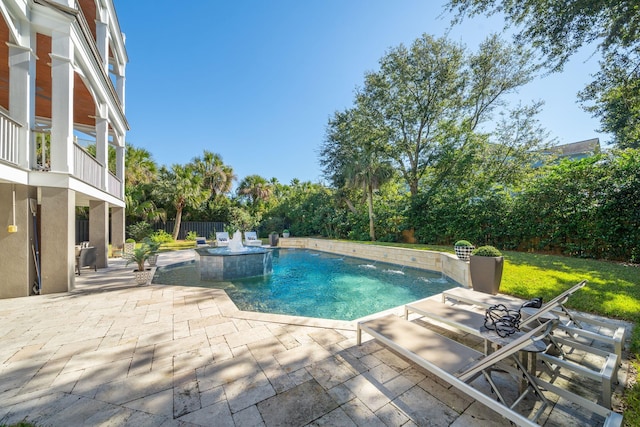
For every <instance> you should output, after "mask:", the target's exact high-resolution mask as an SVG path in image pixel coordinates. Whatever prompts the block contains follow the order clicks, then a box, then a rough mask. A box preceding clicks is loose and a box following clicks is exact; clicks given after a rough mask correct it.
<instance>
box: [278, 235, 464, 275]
mask: <svg viewBox="0 0 640 427" xmlns="http://www.w3.org/2000/svg"><path fill="white" fill-rule="evenodd" d="M278 245H279V246H280V247H281V248H307V249H313V250H318V251H322V252H330V253H334V254H340V255H345V256H352V257H356V258H364V259H368V260H372V261H380V262H388V263H391V264H398V265H404V266H407V267H413V268H420V269H423V270H432V271H440V272H442V273H444V275H445V276H447V277H449V278H450V279H452V280H454V281H456V282H458V283H459V284H461V285H462V286H466V287H470V286H471V277H470V275H469V263H468V262H466V261H462V260H460V259H458V257H456V256H455V255H454V254H449V253H445V252H434V251H424V250H419V249H407V248H395V247H392V246H378V245H366V244H362V243H352V242H342V241H337V240H325V239H311V238H302V237H289V238H286V239H285V238H281V239H280V240H279V242H278Z"/></svg>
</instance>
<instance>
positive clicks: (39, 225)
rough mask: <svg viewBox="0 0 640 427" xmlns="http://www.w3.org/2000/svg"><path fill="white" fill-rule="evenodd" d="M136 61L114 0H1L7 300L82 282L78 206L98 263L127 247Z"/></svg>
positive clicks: (1, 269) (2, 237)
mask: <svg viewBox="0 0 640 427" xmlns="http://www.w3.org/2000/svg"><path fill="white" fill-rule="evenodd" d="M127 62H128V58H127V53H126V50H125V46H124V36H123V34H122V33H121V31H120V27H119V24H118V18H117V16H116V11H115V8H114V5H113V1H112V0H99V1H98V0H2V2H1V4H0V242H1V243H0V274H1V275H2V280H0V298H10V297H21V296H27V295H30V294H34V293H42V294H48V293H54V292H64V291H67V290H69V289H72V288H73V285H74V280H75V273H74V265H75V244H76V243H77V242H76V241H75V217H76V207H79V206H83V207H88V208H89V240H90V245H91V246H94V247H95V248H96V253H97V266H98V267H105V266H107V259H108V254H107V250H108V244H109V236H111V242H112V244H113V245H114V246H122V245H123V243H124V227H125V212H124V209H125V202H124V167H125V165H124V153H125V134H126V132H127V131H128V130H129V125H128V123H127V120H126V118H125V66H126V64H127ZM78 135H87V136H88V139H89V143H90V144H95V148H96V149H95V152H96V155H95V156H93V155H92V154H89V152H87V151H86V150H85V149H84V148H83V147H81V146H80V145H78V144H77V136H78ZM109 148H112V150H111V152H112V153H115V154H110V150H109ZM110 155H111V156H112V157H115V159H110V158H109V156H110ZM109 160H111V161H112V162H111V163H112V164H114V163H115V165H116V167H115V170H114V171H112V172H113V173H112V172H111V171H109V168H108V165H109Z"/></svg>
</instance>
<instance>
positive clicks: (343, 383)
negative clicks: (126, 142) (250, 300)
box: [0, 250, 626, 427]
mask: <svg viewBox="0 0 640 427" xmlns="http://www.w3.org/2000/svg"><path fill="white" fill-rule="evenodd" d="M193 257H194V251H193V250H185V251H178V252H171V253H163V254H161V255H160V258H159V260H158V264H159V265H165V264H170V263H174V262H179V261H184V260H189V259H193ZM109 263H110V267H109V268H105V269H100V270H98V272H94V271H92V270H83V271H82V275H81V276H79V277H77V280H76V289H75V290H74V291H72V292H68V293H63V294H53V295H43V296H32V297H27V298H16V299H8V300H0V324H1V325H2V327H1V329H0V425H1V424H8V425H10V424H12V423H16V422H19V421H22V420H27V421H30V422H32V423H34V424H36V425H38V426H70V425H91V426H96V425H112V426H115V425H117V426H121V425H126V426H242V427H248V426H306V425H311V426H425V425H429V426H486V425H489V424H491V425H493V426H502V425H504V426H507V425H510V424H509V422H507V421H506V420H504V419H503V418H501V417H500V415H498V414H496V413H494V412H492V411H491V410H489V409H487V408H486V407H484V406H483V405H480V404H479V403H477V402H475V401H474V400H472V399H470V398H468V397H467V396H466V395H464V394H461V393H459V392H457V391H456V390H455V389H451V388H449V387H448V386H447V385H446V384H444V383H441V382H440V381H439V380H437V379H435V377H433V376H431V375H430V374H428V373H426V372H425V371H423V370H421V369H419V368H417V367H416V366H415V365H413V364H411V363H409V362H407V361H406V360H404V359H402V358H400V357H398V356H397V355H396V354H394V353H392V352H391V351H389V350H388V349H386V348H385V347H383V346H381V345H379V344H377V343H376V342H374V341H372V340H370V339H369V337H368V336H366V335H365V339H366V340H368V341H366V342H365V343H364V344H363V345H362V346H357V345H356V333H355V323H354V322H339V321H331V320H322V319H308V318H294V317H289V316H279V315H268V314H260V313H249V312H241V311H239V310H238V309H237V308H236V307H235V305H234V304H233V302H231V300H230V299H229V298H228V297H227V296H226V294H225V293H224V292H223V291H220V290H214V289H203V288H187V287H179V286H166V285H149V286H143V287H138V286H136V285H135V283H134V281H133V275H132V273H131V270H132V268H133V267H126V266H125V265H124V262H123V260H121V259H110V260H109ZM396 312H397V313H398V314H400V313H401V309H397V310H396ZM445 332H446V333H448V334H453V332H451V331H445ZM458 337H460V336H459V334H458ZM473 344H474V345H478V346H481V343H480V342H473ZM619 377H620V378H621V379H623V380H624V379H625V378H626V364H624V365H623V368H622V369H621V370H620V372H619ZM476 381H484V380H482V379H478V380H476ZM622 383H624V381H622ZM480 386H482V385H480ZM588 389H589V387H588V386H587V387H586V390H587V392H588ZM591 391H592V392H593V393H594V396H596V397H594V399H595V398H597V390H596V391H595V392H594V391H593V390H591ZM599 422H601V420H598V419H591V418H584V416H583V415H580V414H578V413H577V412H576V411H575V410H574V409H573V408H572V407H571V406H570V405H568V404H566V403H565V402H562V401H560V402H557V403H556V404H555V405H554V407H553V409H552V410H551V411H549V410H547V411H546V412H545V415H544V416H543V419H542V420H541V424H543V425H546V426H555V425H563V426H566V425H576V426H577V425H598V423H599Z"/></svg>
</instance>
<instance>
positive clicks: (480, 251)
mask: <svg viewBox="0 0 640 427" xmlns="http://www.w3.org/2000/svg"><path fill="white" fill-rule="evenodd" d="M471 255H473V256H488V257H499V256H502V252H500V251H499V250H498V249H496V248H495V247H493V246H491V245H485V246H480V247H478V248H475V249H474V250H473V251H471Z"/></svg>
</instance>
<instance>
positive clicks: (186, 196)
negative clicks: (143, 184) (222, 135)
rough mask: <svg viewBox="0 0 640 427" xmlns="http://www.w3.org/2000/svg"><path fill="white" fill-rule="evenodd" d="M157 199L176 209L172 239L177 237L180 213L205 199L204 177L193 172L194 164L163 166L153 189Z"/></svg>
mask: <svg viewBox="0 0 640 427" xmlns="http://www.w3.org/2000/svg"><path fill="white" fill-rule="evenodd" d="M154 194H155V196H156V197H157V198H158V200H161V201H163V202H164V203H167V204H169V205H170V206H172V207H173V208H174V209H175V211H176V222H175V225H174V227H173V239H174V240H176V239H177V238H178V233H179V231H180V223H181V221H182V213H183V211H184V210H185V208H192V209H193V208H197V207H198V206H199V205H201V204H202V203H203V202H204V201H206V200H207V198H208V196H209V193H208V188H207V187H205V185H204V179H203V177H202V176H201V175H200V174H197V173H195V170H194V165H193V164H187V165H184V166H183V165H178V164H176V165H173V166H172V167H171V170H169V169H167V168H165V167H163V168H162V169H160V176H159V180H158V182H157V185H156V187H155V191H154Z"/></svg>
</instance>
